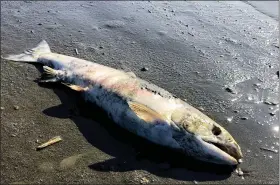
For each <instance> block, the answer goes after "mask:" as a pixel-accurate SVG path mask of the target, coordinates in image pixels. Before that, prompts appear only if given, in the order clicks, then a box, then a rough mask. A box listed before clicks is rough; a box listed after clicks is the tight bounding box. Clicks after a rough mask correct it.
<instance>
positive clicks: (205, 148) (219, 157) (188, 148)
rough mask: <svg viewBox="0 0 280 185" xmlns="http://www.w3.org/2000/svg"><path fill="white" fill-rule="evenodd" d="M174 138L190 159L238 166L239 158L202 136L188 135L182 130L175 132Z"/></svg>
mask: <svg viewBox="0 0 280 185" xmlns="http://www.w3.org/2000/svg"><path fill="white" fill-rule="evenodd" d="M173 138H174V139H175V140H176V141H177V143H178V144H179V146H180V150H181V151H182V153H184V154H185V155H186V156H188V157H193V158H195V159H197V160H200V161H204V162H208V163H214V164H219V165H230V166H235V165H237V164H238V158H235V157H234V156H231V155H230V154H228V153H227V152H226V151H224V150H222V149H220V148H219V147H217V146H216V145H215V144H213V143H211V142H209V141H205V140H204V139H203V138H202V137H201V136H198V135H194V134H192V133H188V132H186V131H185V130H183V129H181V128H180V129H179V130H177V131H175V132H173ZM236 150H239V148H236Z"/></svg>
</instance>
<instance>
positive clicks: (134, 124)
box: [1, 40, 242, 165]
mask: <svg viewBox="0 0 280 185" xmlns="http://www.w3.org/2000/svg"><path fill="white" fill-rule="evenodd" d="M1 57H2V58H3V59H6V60H11V61H22V62H37V63H41V64H43V69H44V73H43V74H45V76H47V78H45V79H41V81H40V82H42V83H47V82H60V83H62V84H64V85H66V86H68V87H69V88H71V89H73V90H74V91H79V92H80V93H82V94H83V97H84V98H85V100H86V101H90V102H92V103H95V104H97V105H98V106H99V107H101V108H102V109H104V110H105V111H106V112H107V113H108V116H109V117H110V118H111V119H112V120H113V121H114V122H115V123H116V124H118V125H119V126H121V127H123V128H125V129H127V130H128V131H130V132H132V133H134V134H137V135H138V136H140V137H143V138H145V139H147V140H149V141H151V142H153V143H156V144H159V145H163V146H166V147H169V148H172V149H175V150H179V151H181V152H183V153H184V154H186V155H187V156H191V157H194V158H196V159H199V160H202V161H207V162H211V163H217V164H226V165H237V164H238V160H239V159H241V158H242V152H241V149H240V147H239V145H238V144H237V142H236V141H235V140H234V138H233V137H232V136H231V134H230V133H229V132H228V131H226V130H225V129H224V128H223V127H222V126H221V125H219V124H218V123H216V122H215V121H214V120H212V119H210V118H209V117H208V116H207V115H205V114H203V113H202V112H200V111H199V110H198V109H196V108H194V107H192V106H191V105H189V104H188V103H187V102H185V101H183V100H181V99H179V98H177V97H174V96H172V94H171V93H169V92H167V91H165V90H163V89H162V88H160V87H158V86H156V85H153V84H151V83H149V82H147V81H145V80H142V79H140V78H138V77H136V75H131V72H130V73H128V72H125V71H122V70H117V69H114V68H110V67H108V66H104V65H100V64H97V63H93V62H90V61H86V60H83V59H78V58H75V57H71V56H66V55H62V54H57V53H53V52H51V50H50V47H49V45H48V43H47V42H46V41H45V40H43V41H41V42H40V43H39V44H38V45H37V46H36V47H35V48H33V49H28V50H26V51H25V52H24V53H22V54H15V55H7V56H1ZM143 87H145V88H143ZM151 87H155V88H156V89H157V91H160V93H154V91H153V90H150V89H149V88H151Z"/></svg>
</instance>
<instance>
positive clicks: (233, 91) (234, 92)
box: [225, 87, 236, 94]
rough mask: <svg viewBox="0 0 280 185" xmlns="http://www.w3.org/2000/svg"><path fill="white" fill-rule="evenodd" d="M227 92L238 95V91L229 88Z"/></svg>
mask: <svg viewBox="0 0 280 185" xmlns="http://www.w3.org/2000/svg"><path fill="white" fill-rule="evenodd" d="M225 90H226V91H227V92H229V93H232V94H236V91H235V90H234V89H231V88H229V87H227V88H226V89H225Z"/></svg>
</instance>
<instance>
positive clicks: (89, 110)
mask: <svg viewBox="0 0 280 185" xmlns="http://www.w3.org/2000/svg"><path fill="white" fill-rule="evenodd" d="M36 67H37V68H38V69H39V70H40V71H41V68H39V67H38V66H36ZM39 85H40V86H42V87H44V88H51V89H53V91H54V92H55V94H56V95H57V96H58V97H59V98H60V101H61V103H62V104H61V105H59V106H55V107H51V108H48V109H46V110H44V111H43V113H44V114H46V115H48V116H51V117H57V118H62V119H65V118H70V119H71V120H73V122H74V123H75V124H76V125H77V127H78V128H79V130H80V132H81V133H82V134H83V135H84V137H85V138H86V139H87V141H88V142H89V143H91V144H92V145H93V146H94V147H96V148H98V149H99V150H101V151H103V152H105V153H107V154H109V155H111V156H114V157H115V158H113V159H110V160H106V161H103V162H100V163H94V164H89V166H88V167H89V168H90V169H92V170H97V171H117V172H124V171H131V170H146V171H148V172H150V173H152V174H155V175H158V176H161V177H166V178H173V179H177V180H185V181H193V180H196V181H219V180H223V179H226V178H228V177H229V176H230V175H231V172H232V171H233V170H234V167H230V166H222V165H215V164H209V163H205V162H201V161H198V160H195V159H193V158H189V157H186V156H184V155H182V154H180V153H178V152H175V151H171V150H170V149H168V148H165V147H161V146H158V145H155V144H153V143H151V142H149V141H147V140H145V139H142V138H140V137H138V136H136V135H134V134H132V133H129V132H128V131H126V130H124V129H122V128H120V127H119V126H117V125H116V124H114V123H113V122H112V121H111V120H110V119H109V118H108V117H107V116H106V114H105V112H104V111H102V110H101V109H100V108H98V107H97V106H95V105H93V104H90V103H86V102H85V101H83V98H82V95H81V94H80V93H79V92H74V91H72V90H71V89H69V88H67V87H65V86H63V85H61V84H56V83H48V84H40V83H39Z"/></svg>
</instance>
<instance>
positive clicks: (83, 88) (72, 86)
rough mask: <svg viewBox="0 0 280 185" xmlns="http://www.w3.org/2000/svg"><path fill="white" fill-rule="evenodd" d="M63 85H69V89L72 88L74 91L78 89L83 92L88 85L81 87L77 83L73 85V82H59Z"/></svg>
mask: <svg viewBox="0 0 280 185" xmlns="http://www.w3.org/2000/svg"><path fill="white" fill-rule="evenodd" d="M61 83H62V84H63V85H66V86H67V87H69V88H70V89H72V90H74V91H79V92H84V91H87V90H88V87H81V86H78V85H74V84H68V83H64V82H61Z"/></svg>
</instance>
